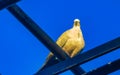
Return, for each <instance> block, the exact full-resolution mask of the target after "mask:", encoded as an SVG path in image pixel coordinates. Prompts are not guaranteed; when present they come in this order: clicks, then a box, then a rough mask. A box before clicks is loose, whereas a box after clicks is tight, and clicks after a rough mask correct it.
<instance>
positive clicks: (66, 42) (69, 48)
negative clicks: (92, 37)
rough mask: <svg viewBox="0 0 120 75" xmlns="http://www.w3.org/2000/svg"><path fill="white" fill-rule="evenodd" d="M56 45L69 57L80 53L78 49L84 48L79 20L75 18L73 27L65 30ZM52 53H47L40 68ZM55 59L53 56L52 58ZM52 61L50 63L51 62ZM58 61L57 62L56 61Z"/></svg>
mask: <svg viewBox="0 0 120 75" xmlns="http://www.w3.org/2000/svg"><path fill="white" fill-rule="evenodd" d="M56 43H57V45H58V46H60V47H61V48H62V49H63V50H64V51H65V52H66V53H67V54H68V55H69V56H70V57H71V58H72V57H74V56H76V55H77V54H79V53H80V51H81V50H82V49H83V48H84V46H85V42H84V38H83V35H82V31H81V29H80V20H79V19H75V20H74V24H73V27H72V28H71V29H69V30H67V31H65V32H64V33H63V34H62V35H61V36H60V37H59V38H58V40H57V41H56ZM53 56H54V55H53V54H52V53H51V52H50V54H49V55H48V57H47V59H46V62H45V63H44V65H43V67H42V68H41V70H43V69H44V68H45V66H46V64H48V62H49V61H50V59H51V58H52V57H53ZM54 59H55V58H54ZM56 59H57V58H56ZM53 62H54V61H52V62H51V63H49V65H50V64H52V63H53ZM57 63H58V62H57Z"/></svg>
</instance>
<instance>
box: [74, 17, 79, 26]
mask: <svg viewBox="0 0 120 75" xmlns="http://www.w3.org/2000/svg"><path fill="white" fill-rule="evenodd" d="M74 26H75V27H76V26H80V20H79V19H75V20H74Z"/></svg>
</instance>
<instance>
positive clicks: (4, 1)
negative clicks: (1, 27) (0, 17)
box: [0, 0, 20, 10]
mask: <svg viewBox="0 0 120 75" xmlns="http://www.w3.org/2000/svg"><path fill="white" fill-rule="evenodd" d="M18 1H20V0H0V10H2V9H4V8H6V7H9V6H10V5H12V4H15V3H16V2H18Z"/></svg>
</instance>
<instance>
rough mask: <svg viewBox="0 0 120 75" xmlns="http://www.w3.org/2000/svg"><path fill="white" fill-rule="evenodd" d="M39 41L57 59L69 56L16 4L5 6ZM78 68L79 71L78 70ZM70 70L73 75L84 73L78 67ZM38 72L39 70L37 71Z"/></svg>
mask: <svg viewBox="0 0 120 75" xmlns="http://www.w3.org/2000/svg"><path fill="white" fill-rule="evenodd" d="M7 9H8V11H9V12H11V13H12V14H13V15H14V16H15V17H16V18H17V19H18V20H19V21H20V22H21V23H22V24H23V25H24V26H25V27H26V28H27V29H28V30H29V31H30V32H31V33H32V34H33V35H35V36H36V37H37V38H38V40H39V41H41V42H42V43H43V44H44V45H45V46H46V47H47V48H48V49H49V50H50V51H51V52H52V53H53V54H54V55H55V56H56V57H57V58H59V60H61V61H63V60H65V59H68V58H70V57H69V56H68V55H67V54H66V53H65V52H64V51H63V50H62V49H61V48H60V47H59V46H58V45H57V44H56V43H55V42H54V41H53V40H52V39H51V38H50V37H49V36H48V35H47V34H46V33H45V32H44V31H43V30H42V29H41V28H40V27H39V26H38V25H37V24H36V23H35V22H34V21H33V20H32V19H31V18H30V17H29V16H27V14H25V12H24V11H23V10H22V9H21V8H20V7H19V6H17V5H16V4H14V5H12V6H11V7H8V8H7ZM78 69H79V71H78ZM71 71H72V72H73V73H74V74H75V75H80V74H82V73H85V71H84V70H82V68H80V67H76V68H75V67H74V68H72V69H71ZM37 73H38V74H39V72H37ZM38 74H37V75H38Z"/></svg>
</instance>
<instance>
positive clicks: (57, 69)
mask: <svg viewBox="0 0 120 75" xmlns="http://www.w3.org/2000/svg"><path fill="white" fill-rule="evenodd" d="M118 48H120V37H118V38H116V39H114V40H112V41H109V42H107V43H105V44H103V45H100V46H98V47H96V48H93V49H91V50H89V51H87V52H84V53H82V54H80V55H78V56H76V57H74V58H72V59H67V60H65V61H61V62H60V63H58V64H55V65H53V66H51V67H48V68H46V69H44V70H43V71H41V72H40V75H53V74H58V73H61V72H64V71H66V70H68V69H71V68H72V67H75V66H78V65H81V64H83V63H85V62H87V61H89V60H92V59H94V58H97V57H99V56H101V55H104V54H106V53H109V52H111V51H113V50H115V49H118Z"/></svg>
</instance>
